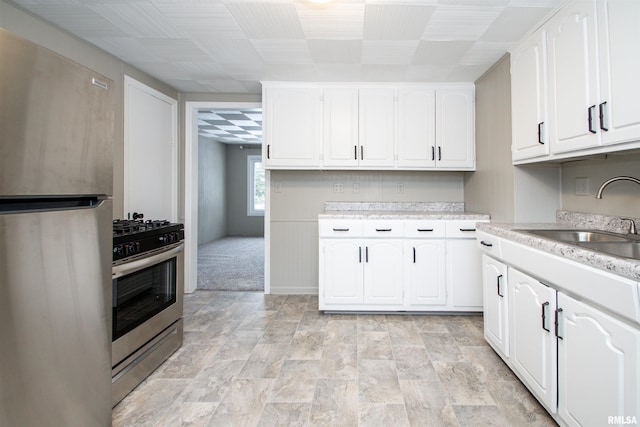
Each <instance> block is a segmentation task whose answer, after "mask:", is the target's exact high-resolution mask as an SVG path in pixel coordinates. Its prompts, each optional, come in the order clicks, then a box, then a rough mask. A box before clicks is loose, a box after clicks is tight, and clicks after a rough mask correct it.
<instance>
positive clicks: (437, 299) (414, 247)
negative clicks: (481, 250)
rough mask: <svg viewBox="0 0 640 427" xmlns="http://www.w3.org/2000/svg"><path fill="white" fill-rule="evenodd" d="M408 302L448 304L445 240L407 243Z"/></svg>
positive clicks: (406, 283)
mask: <svg viewBox="0 0 640 427" xmlns="http://www.w3.org/2000/svg"><path fill="white" fill-rule="evenodd" d="M404 251H405V254H407V255H406V256H405V257H404V259H405V272H406V275H405V289H406V291H407V305H409V306H411V307H416V308H420V307H422V309H427V308H428V307H436V306H445V305H447V289H446V277H445V240H444V239H422V240H410V241H407V242H405V244H404Z"/></svg>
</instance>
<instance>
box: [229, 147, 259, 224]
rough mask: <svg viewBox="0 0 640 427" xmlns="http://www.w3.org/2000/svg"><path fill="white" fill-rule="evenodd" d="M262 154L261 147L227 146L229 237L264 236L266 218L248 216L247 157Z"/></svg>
mask: <svg viewBox="0 0 640 427" xmlns="http://www.w3.org/2000/svg"><path fill="white" fill-rule="evenodd" d="M261 153H262V149H261V148H260V147H252V148H247V146H244V149H242V150H241V149H240V147H239V146H237V145H231V144H229V145H227V150H226V159H227V160H226V162H227V189H226V207H227V236H264V216H248V215H247V156H248V155H258V156H259V155H261Z"/></svg>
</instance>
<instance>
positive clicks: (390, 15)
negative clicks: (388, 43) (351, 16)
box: [364, 4, 434, 40]
mask: <svg viewBox="0 0 640 427" xmlns="http://www.w3.org/2000/svg"><path fill="white" fill-rule="evenodd" d="M433 11H434V6H428V5H411V4H367V5H366V7H365V15H364V16H365V19H364V39H365V40H420V37H421V36H422V34H423V33H424V28H425V25H426V24H427V22H428V21H429V18H430V16H431V14H432V13H433Z"/></svg>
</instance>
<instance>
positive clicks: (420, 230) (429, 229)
mask: <svg viewBox="0 0 640 427" xmlns="http://www.w3.org/2000/svg"><path fill="white" fill-rule="evenodd" d="M418 231H419V232H421V233H423V232H429V231H433V228H418Z"/></svg>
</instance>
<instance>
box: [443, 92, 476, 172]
mask: <svg viewBox="0 0 640 427" xmlns="http://www.w3.org/2000/svg"><path fill="white" fill-rule="evenodd" d="M474 105H475V95H474V90H473V87H469V88H461V89H438V90H436V150H435V151H436V152H435V157H436V166H437V167H438V168H450V169H473V168H474V167H475V126H474V114H475V113H474Z"/></svg>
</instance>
